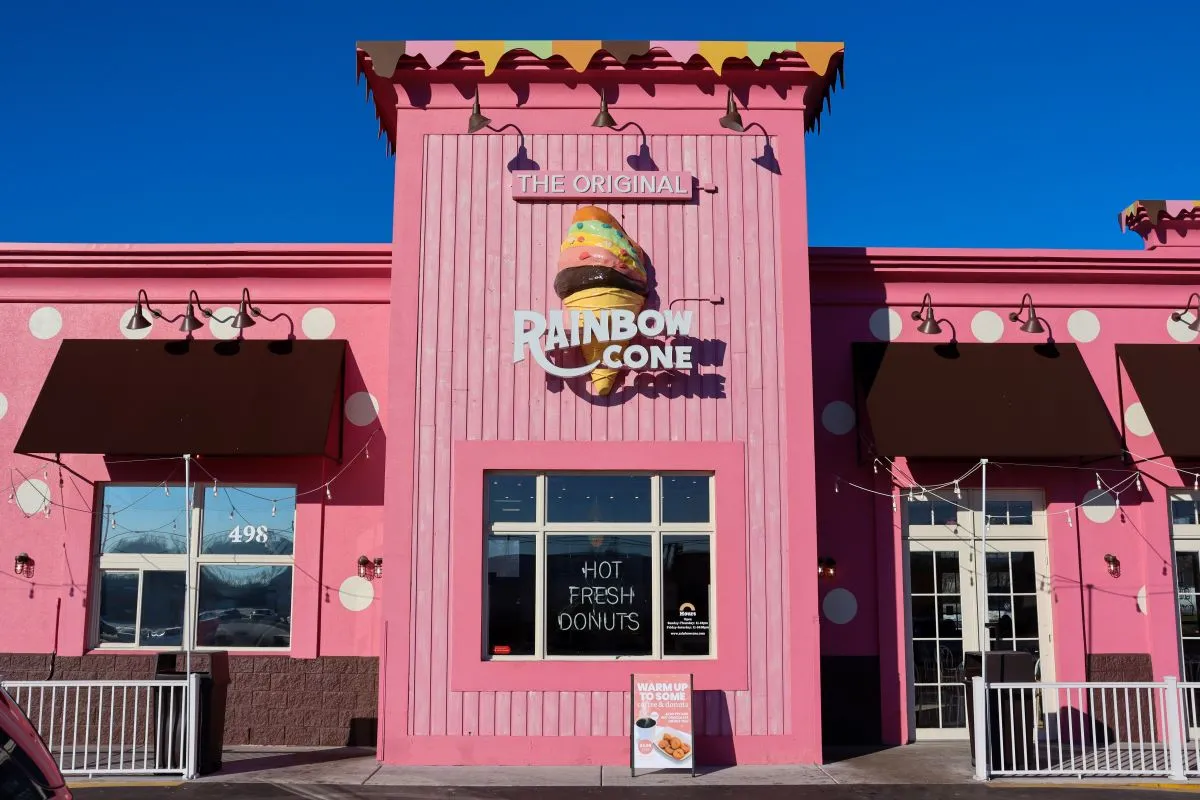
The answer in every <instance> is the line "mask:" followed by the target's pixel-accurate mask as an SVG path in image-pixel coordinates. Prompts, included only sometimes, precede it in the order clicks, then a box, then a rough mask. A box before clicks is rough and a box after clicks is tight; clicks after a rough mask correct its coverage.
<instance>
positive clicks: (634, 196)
mask: <svg viewBox="0 0 1200 800" xmlns="http://www.w3.org/2000/svg"><path fill="white" fill-rule="evenodd" d="M512 193H513V199H514V200H691V199H692V176H691V175H690V174H688V173H686V172H551V171H545V172H543V171H541V170H534V171H525V172H514V173H513V184H512Z"/></svg>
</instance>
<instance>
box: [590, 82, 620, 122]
mask: <svg viewBox="0 0 1200 800" xmlns="http://www.w3.org/2000/svg"><path fill="white" fill-rule="evenodd" d="M592 127H593V128H615V127H617V121H616V120H615V119H613V116H612V114H610V113H608V97H606V96H605V94H604V90H603V89H601V90H600V113H599V114H597V115H596V118H595V119H594V120H592Z"/></svg>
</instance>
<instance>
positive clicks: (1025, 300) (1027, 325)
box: [1008, 292, 1046, 333]
mask: <svg viewBox="0 0 1200 800" xmlns="http://www.w3.org/2000/svg"><path fill="white" fill-rule="evenodd" d="M1025 311H1028V312H1029V314H1028V318H1027V319H1025V320H1022V319H1021V314H1022V313H1024V312H1025ZM1008 321H1009V322H1020V323H1021V330H1023V331H1025V333H1045V332H1046V328H1045V326H1044V325H1042V322H1041V320H1039V319H1038V315H1037V310H1036V309H1035V308H1034V307H1033V297H1032V296H1030V294H1029V293H1028V292H1026V293H1025V296H1024V297H1022V298H1021V307H1020V308H1018V309H1017V310H1016V311H1013V312H1012V313H1010V314H1009V315H1008Z"/></svg>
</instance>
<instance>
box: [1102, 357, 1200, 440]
mask: <svg viewBox="0 0 1200 800" xmlns="http://www.w3.org/2000/svg"><path fill="white" fill-rule="evenodd" d="M1117 356H1118V357H1119V358H1120V359H1121V363H1122V364H1123V365H1124V366H1125V372H1126V373H1127V374H1128V375H1129V380H1130V381H1131V382H1132V383H1133V388H1134V390H1135V391H1137V396H1138V400H1140V401H1141V403H1142V408H1143V409H1144V410H1145V412H1146V418H1147V419H1149V420H1150V425H1151V426H1152V427H1153V428H1154V435H1155V436H1156V437H1157V438H1158V444H1159V446H1160V447H1161V448H1162V451H1163V453H1164V454H1166V455H1168V456H1171V457H1172V458H1179V459H1186V460H1195V459H1200V424H1198V423H1200V417H1198V416H1197V413H1196V398H1197V397H1198V396H1200V347H1198V346H1196V345H1188V344H1119V345H1117Z"/></svg>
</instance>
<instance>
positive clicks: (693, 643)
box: [662, 536, 712, 656]
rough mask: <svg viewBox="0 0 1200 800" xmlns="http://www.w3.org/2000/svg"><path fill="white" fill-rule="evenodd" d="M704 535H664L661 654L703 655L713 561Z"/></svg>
mask: <svg viewBox="0 0 1200 800" xmlns="http://www.w3.org/2000/svg"><path fill="white" fill-rule="evenodd" d="M710 544H711V543H710V540H709V537H707V536H663V539H662V548H663V551H662V573H663V580H662V603H663V608H662V619H663V655H664V656H706V655H708V654H709V647H710V644H709V643H710V642H711V636H712V631H711V625H712V617H711V605H710V603H711V600H712V586H711V582H712V562H711V552H710Z"/></svg>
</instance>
